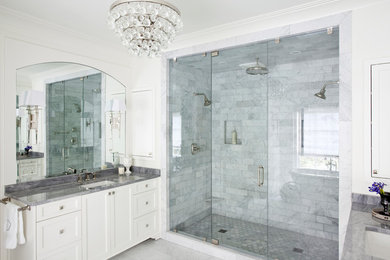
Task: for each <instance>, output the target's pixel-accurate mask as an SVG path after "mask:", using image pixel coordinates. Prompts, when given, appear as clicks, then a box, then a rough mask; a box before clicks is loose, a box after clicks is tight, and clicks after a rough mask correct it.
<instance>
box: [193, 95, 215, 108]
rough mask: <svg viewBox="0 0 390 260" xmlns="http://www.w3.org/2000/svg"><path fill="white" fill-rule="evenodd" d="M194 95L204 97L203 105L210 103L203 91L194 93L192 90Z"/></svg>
mask: <svg viewBox="0 0 390 260" xmlns="http://www.w3.org/2000/svg"><path fill="white" fill-rule="evenodd" d="M194 96H203V98H204V104H203V105H204V106H205V107H207V106H210V105H211V100H209V99H208V98H207V97H206V95H205V94H204V93H196V92H194Z"/></svg>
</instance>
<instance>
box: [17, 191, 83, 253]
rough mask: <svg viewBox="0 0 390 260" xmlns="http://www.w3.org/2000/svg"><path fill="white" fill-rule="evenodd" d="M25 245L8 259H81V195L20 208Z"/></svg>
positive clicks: (19, 247) (18, 248)
mask: <svg viewBox="0 0 390 260" xmlns="http://www.w3.org/2000/svg"><path fill="white" fill-rule="evenodd" d="M24 230H25V237H26V244H24V245H20V246H18V247H17V248H16V249H15V250H11V259H15V260H23V259H29V260H30V259H38V260H67V259H75V260H81V259H82V250H81V246H82V245H81V239H82V236H81V197H80V196H77V197H72V198H69V199H64V200H59V201H55V202H50V203H46V204H42V205H38V206H34V207H31V211H24Z"/></svg>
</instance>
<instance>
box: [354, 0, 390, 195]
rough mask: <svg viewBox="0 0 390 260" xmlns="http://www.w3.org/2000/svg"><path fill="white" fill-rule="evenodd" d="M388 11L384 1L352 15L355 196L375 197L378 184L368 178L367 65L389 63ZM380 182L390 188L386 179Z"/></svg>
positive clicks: (389, 5)
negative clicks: (373, 186) (373, 190)
mask: <svg viewBox="0 0 390 260" xmlns="http://www.w3.org/2000/svg"><path fill="white" fill-rule="evenodd" d="M389 11H390V1H385V2H383V3H381V4H377V5H373V6H370V7H366V8H361V9H358V10H355V11H354V12H353V13H352V28H353V33H352V61H353V64H352V83H353V90H352V127H353V135H352V138H353V140H352V147H353V152H352V165H353V166H352V167H353V168H352V169H353V175H352V184H353V185H352V191H353V192H355V193H366V194H371V195H374V194H372V193H369V192H368V186H370V185H371V183H372V182H373V181H379V180H380V179H377V178H371V175H370V146H369V137H370V132H369V120H368V119H367V117H368V113H369V103H368V101H369V67H368V65H369V64H371V63H376V62H378V61H379V62H385V61H387V62H390V34H389V24H390V16H389ZM362 104H364V105H362ZM389 156H390V155H389ZM382 181H384V182H385V183H387V184H388V185H390V180H389V179H384V180H382ZM386 188H387V190H389V189H390V188H389V186H387V187H386ZM386 188H385V189H386Z"/></svg>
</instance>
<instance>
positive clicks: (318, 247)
mask: <svg viewBox="0 0 390 260" xmlns="http://www.w3.org/2000/svg"><path fill="white" fill-rule="evenodd" d="M177 228H178V232H179V233H185V234H190V235H191V236H195V237H198V238H199V239H201V240H204V239H206V240H207V241H210V240H211V238H213V239H218V240H219V244H220V245H222V246H225V247H229V248H233V249H235V250H241V251H243V252H244V253H249V254H255V255H260V256H268V257H269V259H278V260H303V259H311V260H313V259H316V260H336V259H338V242H337V241H332V240H329V239H323V238H318V237H313V236H309V235H305V234H301V233H297V232H293V231H289V230H284V229H280V228H276V227H271V226H266V225H261V224H258V223H252V222H247V221H244V220H239V219H235V218H229V217H225V216H220V215H216V214H213V215H210V216H207V217H205V218H204V219H202V220H200V221H197V222H194V223H192V224H186V225H183V226H180V225H179V226H178V227H177Z"/></svg>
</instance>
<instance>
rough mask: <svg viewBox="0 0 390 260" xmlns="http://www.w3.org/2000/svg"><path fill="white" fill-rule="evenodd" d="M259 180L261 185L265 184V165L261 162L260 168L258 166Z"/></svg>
mask: <svg viewBox="0 0 390 260" xmlns="http://www.w3.org/2000/svg"><path fill="white" fill-rule="evenodd" d="M257 181H258V183H257V185H259V187H261V186H263V185H264V167H263V165H261V164H260V165H259V168H257Z"/></svg>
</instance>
